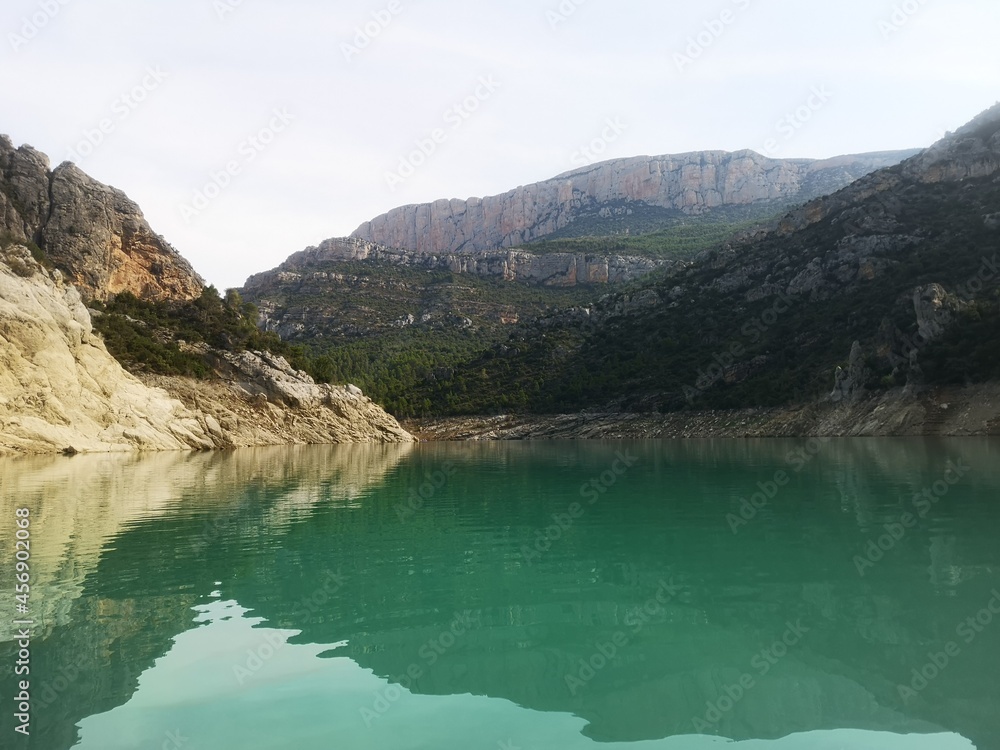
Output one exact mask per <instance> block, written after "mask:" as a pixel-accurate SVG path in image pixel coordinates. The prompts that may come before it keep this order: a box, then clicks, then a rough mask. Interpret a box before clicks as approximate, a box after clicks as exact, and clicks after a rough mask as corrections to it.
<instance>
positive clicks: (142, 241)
mask: <svg viewBox="0 0 1000 750" xmlns="http://www.w3.org/2000/svg"><path fill="white" fill-rule="evenodd" d="M0 235H3V236H5V237H6V238H7V240H8V241H20V242H26V243H33V244H35V245H37V246H38V247H39V248H40V250H41V251H42V252H43V253H44V254H45V256H46V258H47V260H48V262H49V263H51V264H52V265H53V266H55V267H56V268H58V269H59V270H60V271H62V273H63V275H64V277H65V279H66V280H67V281H69V282H72V283H73V284H75V285H76V286H77V288H78V289H79V290H80V293H81V294H82V295H83V298H84V299H85V300H92V299H97V300H106V299H107V298H108V297H110V296H112V295H115V294H118V293H119V292H125V291H127V292H131V293H133V294H135V295H136V296H137V297H141V298H143V299H149V300H162V299H193V298H195V297H197V296H198V295H199V294H200V293H201V289H202V287H203V282H202V279H201V278H200V277H199V276H198V275H197V274H196V273H195V272H194V269H193V268H192V267H191V265H190V264H189V263H188V262H187V261H186V260H184V258H182V257H181V256H180V255H179V254H178V253H177V251H176V250H174V249H173V248H172V247H171V246H170V245H169V244H167V242H166V241H165V240H164V239H163V238H162V237H160V236H159V235H157V234H156V233H154V232H153V230H152V229H151V228H150V226H149V224H148V223H147V222H146V220H145V218H144V217H143V215H142V211H140V210H139V207H138V206H137V205H136V204H135V203H133V202H132V201H131V200H129V198H128V197H127V196H126V195H125V194H124V193H123V192H121V191H120V190H116V189H115V188H111V187H108V186H107V185H103V184H101V183H100V182H97V181H96V180H94V179H93V178H91V177H89V176H87V175H86V174H84V173H83V172H82V171H80V169H78V168H77V167H76V166H75V165H74V164H71V163H69V162H65V163H63V164H61V165H59V166H58V167H56V168H55V170H50V169H49V160H48V157H46V156H45V155H44V154H42V153H39V152H38V151H36V150H35V149H33V148H31V146H21V147H20V148H17V149H15V148H14V145H13V143H12V142H11V140H10V139H9V138H8V137H7V136H0Z"/></svg>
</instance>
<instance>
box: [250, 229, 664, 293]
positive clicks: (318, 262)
mask: <svg viewBox="0 0 1000 750" xmlns="http://www.w3.org/2000/svg"><path fill="white" fill-rule="evenodd" d="M352 261H371V262H373V263H379V264H386V265H393V266H407V267H410V268H416V269H423V270H427V271H449V272H451V273H460V274H471V275H473V276H480V277H483V278H493V279H500V280H502V281H518V282H522V283H526V284H540V285H543V286H552V287H571V286H576V285H578V284H620V283H623V282H627V281H633V280H635V279H638V278H641V277H643V276H645V275H647V274H648V273H651V272H652V271H654V270H656V269H657V268H660V267H662V266H664V265H672V263H670V262H668V261H663V260H656V259H653V258H642V257H635V256H623V255H600V254H588V253H547V254H545V255H538V254H535V253H531V252H527V251H525V250H488V251H484V252H477V253H476V254H474V255H470V254H461V253H448V254H442V255H428V254H422V253H415V252H409V251H406V250H398V249H395V248H388V247H384V246H382V245H378V244H375V243H372V242H366V241H364V240H359V239H357V238H347V239H331V240H326V241H325V242H323V243H321V244H320V245H319V247H310V248H307V249H305V250H303V251H302V252H299V253H295V254H294V255H292V256H291V257H289V258H288V260H286V261H285V262H284V263H282V264H281V265H280V266H279V267H278V268H276V269H274V270H273V271H268V272H266V273H261V274H256V275H254V276H251V277H250V278H249V279H248V280H247V283H246V285H245V289H246V290H247V291H250V292H252V291H254V290H260V289H262V288H267V287H268V286H269V285H270V284H271V283H272V281H274V280H275V278H276V277H277V276H281V278H282V280H284V281H288V280H290V278H291V276H292V275H296V274H298V275H301V274H304V273H308V272H310V271H315V270H316V269H317V268H320V267H323V266H327V265H329V264H336V263H348V262H352Z"/></svg>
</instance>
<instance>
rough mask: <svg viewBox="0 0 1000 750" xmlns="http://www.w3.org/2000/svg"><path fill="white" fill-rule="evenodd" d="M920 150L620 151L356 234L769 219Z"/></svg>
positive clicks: (456, 240)
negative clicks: (786, 155) (795, 155)
mask: <svg viewBox="0 0 1000 750" xmlns="http://www.w3.org/2000/svg"><path fill="white" fill-rule="evenodd" d="M914 153H916V151H891V152H880V153H871V154H860V155H852V156H840V157H836V158H833V159H824V160H819V161H816V160H810V159H770V158H767V157H765V156H761V155H760V154H758V153H755V152H753V151H738V152H735V153H728V152H724V151H704V152H697V153H690V154H680V155H670V156H655V157H648V156H640V157H635V158H631V159H617V160H613V161H607V162H602V163H600V164H594V165H592V166H589V167H584V168H582V169H577V170H574V171H572V172H567V173H565V174H562V175H559V176H558V177H555V178H553V179H550V180H545V181H544V182H538V183H535V184H532V185H526V186H522V187H518V188H517V189H515V190H511V191H509V192H507V193H504V194H503V195H497V196H491V197H487V198H470V199H469V200H465V201H463V200H439V201H436V202H434V203H426V204H422V205H411V206H402V207H400V208H395V209H393V210H391V211H389V212H388V213H386V214H383V215H382V216H379V217H377V218H375V219H372V220H371V221H367V222H365V223H364V224H362V225H361V226H360V227H358V229H357V230H355V232H354V233H353V235H352V237H354V238H357V239H361V240H365V241H368V242H374V243H378V244H380V245H384V246H387V247H392V248H400V249H403V250H407V251H410V252H414V253H421V254H449V253H476V252H482V251H486V250H494V249H498V248H510V247H519V246H522V245H525V244H527V243H530V242H533V241H536V240H539V239H543V238H547V237H558V236H563V237H565V236H582V235H591V236H602V235H612V234H626V233H628V234H639V233H647V232H650V231H656V230H658V229H662V228H665V227H669V226H671V225H672V224H674V223H676V222H677V221H678V219H679V218H683V217H691V216H700V215H704V214H708V213H712V212H720V213H723V214H724V215H734V216H738V217H742V218H744V219H746V218H751V219H760V218H764V217H767V216H771V215H773V214H776V213H778V212H779V211H781V209H783V208H787V207H789V206H791V205H793V204H796V203H802V202H805V201H807V200H810V199H812V198H815V197H817V196H820V195H825V194H828V193H832V192H833V191H835V190H838V189H839V188H842V187H844V186H845V185H848V184H849V183H851V182H853V181H854V180H856V179H858V178H859V177H862V176H864V175H866V174H868V173H870V172H872V171H874V170H876V169H880V168H882V167H886V166H890V165H893V164H897V163H899V162H900V161H902V160H903V159H905V158H907V157H909V156H912V155H913V154H914Z"/></svg>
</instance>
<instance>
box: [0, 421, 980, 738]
mask: <svg viewBox="0 0 1000 750" xmlns="http://www.w3.org/2000/svg"><path fill="white" fill-rule="evenodd" d="M996 448H997V445H996V443H991V442H989V441H873V440H869V441H860V440H858V441H853V440H852V441H834V442H832V443H829V444H824V445H821V446H818V447H817V450H816V451H811V450H809V449H808V448H806V443H804V442H798V441H690V442H684V443H644V444H622V445H618V444H610V443H609V444H600V443H565V444H562V443H561V444H530V445H511V444H499V445H498V444H482V445H471V446H469V445H430V446H417V447H412V446H389V447H384V448H383V447H361V446H358V447H332V448H294V449H273V450H264V451H239V452H235V453H228V454H195V455H181V454H178V455H157V456H151V457H148V458H141V459H136V458H127V457H77V458H74V459H72V460H67V459H58V460H56V459H50V460H41V461H37V462H31V461H28V462H23V463H19V462H11V463H8V464H6V465H4V467H3V469H4V470H3V473H2V476H3V482H4V484H3V491H4V497H5V498H12V497H13V498H18V503H19V504H21V505H27V506H29V507H31V508H32V509H33V519H37V525H35V526H33V535H34V536H33V538H35V539H36V540H37V545H38V547H37V551H36V552H35V557H36V558H37V563H36V576H37V590H36V591H37V592H38V593H36V594H33V597H34V596H37V597H38V601H39V606H40V607H41V608H42V609H40V610H39V612H42V611H44V615H45V626H44V629H40V630H39V632H38V635H37V636H36V637H37V638H38V639H39V640H38V641H36V644H35V647H34V649H35V652H34V658H35V664H36V665H37V671H36V674H37V675H39V676H38V677H36V679H37V680H38V683H37V684H40V685H41V684H43V683H45V682H46V681H49V682H51V680H52V679H54V677H55V676H57V675H60V674H65V670H66V665H70V664H73V665H75V666H76V667H77V669H78V672H79V675H78V676H76V677H75V678H74V679H73V680H71V681H69V680H67V685H66V687H65V689H63V690H60V691H59V693H58V699H57V700H55V701H54V702H53V703H52V704H51V705H50V706H47V707H39V708H37V709H36V722H37V724H36V726H37V727H38V734H37V735H35V736H33V738H32V743H31V745H30V746H31V747H45V748H61V747H69V746H71V745H72V744H73V742H74V738H75V737H76V731H77V730H76V724H77V723H78V722H79V721H81V720H82V719H84V718H86V717H88V716H91V715H93V714H96V713H100V712H104V711H107V710H109V709H111V708H113V707H114V706H118V705H122V704H123V703H125V702H126V701H128V700H129V698H130V697H131V696H132V694H133V693H134V691H135V689H136V684H137V677H138V675H139V674H140V673H142V672H143V671H144V670H147V669H149V668H150V667H152V666H153V663H154V661H155V660H156V659H157V658H158V657H160V656H162V655H163V654H164V653H166V652H167V650H168V649H169V647H170V644H171V641H172V639H174V638H175V637H176V636H177V635H178V634H180V633H183V632H185V631H188V630H190V629H191V628H192V627H194V626H195V624H194V622H193V620H194V614H193V612H192V608H194V607H198V606H200V605H202V604H204V602H205V601H206V598H207V597H209V595H210V594H212V595H213V596H214V597H216V598H220V597H221V598H222V599H224V600H228V601H233V602H238V603H239V605H240V606H241V607H243V608H246V610H248V611H249V616H252V617H254V618H261V621H262V622H263V623H266V625H267V627H269V628H277V629H282V630H285V631H298V633H297V634H296V635H293V636H292V637H291V639H290V643H293V644H316V645H319V646H323V645H330V646H331V648H332V645H333V644H337V646H338V647H337V648H336V649H335V650H330V651H329V652H328V655H330V656H338V657H341V656H346V657H349V658H350V659H351V660H352V661H354V662H355V663H356V664H358V665H359V666H361V667H363V668H365V669H369V670H372V671H373V672H374V673H375V674H376V675H377V676H379V677H381V678H384V679H385V680H388V682H389V683H390V684H393V683H397V684H402V685H403V686H405V687H406V688H408V689H409V690H410V691H412V692H414V693H417V694H423V695H439V696H447V695H461V694H471V695H476V696H488V697H491V698H502V699H506V700H509V701H512V702H514V703H516V704H518V705H520V706H523V707H526V708H530V709H534V710H537V711H545V712H561V713H571V714H575V715H577V716H580V717H582V718H583V719H584V720H586V721H587V726H586V728H585V730H584V732H585V734H587V735H588V736H589V737H592V738H593V739H595V740H597V741H600V742H621V741H638V740H646V739H659V738H664V737H668V736H673V735H688V734H698V733H702V734H718V735H720V736H724V737H728V738H733V739H737V740H742V739H772V738H779V737H784V736H787V735H789V734H793V733H796V732H807V731H811V730H817V729H839V728H856V729H870V730H880V731H889V732H895V733H898V734H907V733H934V732H944V731H949V732H957V733H960V734H962V735H964V736H966V737H969V738H970V739H972V740H973V741H974V742H977V743H982V744H977V747H980V748H987V747H990V745H989V742H990V741H991V740H992V739H993V738H996V737H1000V719H998V717H997V716H996V715H995V711H994V709H993V707H994V706H995V705H996V702H997V699H998V698H1000V692H998V687H997V685H996V682H995V679H994V678H993V675H995V666H996V657H997V654H998V653H1000V632H998V631H1000V627H998V628H996V629H995V630H988V629H987V630H984V632H983V633H982V634H980V635H979V636H978V638H976V639H975V641H974V642H973V643H971V644H968V645H967V644H965V643H962V644H961V648H962V653H961V654H960V655H959V657H956V658H954V659H952V660H951V663H950V664H949V666H948V669H947V670H942V672H941V674H940V676H939V677H937V678H936V679H935V680H933V681H932V682H931V683H930V684H929V685H928V686H927V687H926V689H921V690H920V691H919V692H914V693H913V694H912V695H907V694H905V691H904V692H903V693H901V691H900V689H899V685H900V684H904V685H908V684H909V683H910V681H911V678H912V675H911V670H912V669H914V668H918V667H921V666H923V665H924V664H925V663H926V662H927V660H928V653H929V652H930V653H935V652H938V651H941V650H942V649H943V648H944V644H946V643H947V642H948V641H960V639H959V638H958V637H957V636H956V628H957V626H959V625H960V624H961V623H962V621H963V620H964V619H965V618H966V617H967V616H968V615H970V614H973V615H974V614H975V613H976V612H977V611H979V610H981V609H982V608H983V607H984V606H986V604H987V602H988V601H989V598H990V593H989V592H990V591H991V589H993V588H996V587H997V586H998V584H1000V567H998V562H1000V560H998V558H1000V551H998V549H997V547H996V544H995V538H996V536H995V535H996V531H997V521H998V518H1000V509H998V508H997V507H996V506H995V503H992V502H991V501H993V500H994V499H995V497H996V492H997V488H998V484H1000V474H998V470H997V469H996V468H993V467H996V466H998V465H1000V462H997V461H996V458H997V456H996ZM802 450H805V453H802V452H801V451H802ZM804 458H808V460H804ZM949 459H951V460H959V459H960V460H962V461H964V462H965V464H967V465H968V466H969V467H971V468H972V470H970V472H969V473H968V475H967V476H966V477H964V478H963V481H962V482H961V483H959V484H957V485H955V486H954V487H953V488H950V490H949V493H948V494H947V495H946V496H945V497H943V498H942V499H941V501H940V502H938V503H936V504H935V505H934V507H933V510H932V511H931V513H930V514H929V515H928V516H927V517H925V518H923V519H921V520H920V523H919V525H917V526H916V527H915V528H913V529H909V530H908V533H907V534H906V536H905V537H904V538H902V539H901V540H899V542H898V543H897V544H896V545H895V547H894V548H892V549H891V550H890V551H889V552H888V553H886V554H885V555H884V557H883V559H880V561H879V563H878V565H877V567H875V568H874V569H873V570H871V571H870V572H868V571H865V573H866V574H865V575H864V576H861V575H860V574H859V571H858V568H857V565H856V562H855V558H856V556H858V555H859V554H864V549H865V545H866V543H867V542H868V540H869V539H871V538H877V537H878V535H879V534H881V533H885V532H884V530H883V527H884V525H885V524H892V523H894V522H895V520H896V519H898V518H899V517H900V515H901V514H902V513H903V512H906V511H907V509H908V507H909V504H910V502H911V498H912V495H913V493H918V492H919V491H920V489H921V488H923V487H927V486H932V485H933V483H934V482H935V481H937V480H938V479H939V478H940V475H941V472H942V471H943V470H944V467H945V465H946V461H947V460H949ZM616 461H618V462H622V461H624V463H619V464H618V468H623V471H621V472H616V470H615V468H614V467H615V462H616ZM629 464H631V465H629ZM780 471H783V472H785V473H786V475H787V476H788V478H789V481H788V483H787V484H785V485H784V486H783V487H782V489H781V491H780V492H778V493H776V494H775V496H774V497H773V498H771V499H770V500H769V502H768V503H767V504H765V506H764V507H762V508H761V509H759V510H758V511H757V512H756V513H755V514H753V517H752V519H751V520H750V521H749V522H748V524H747V525H746V526H741V527H738V528H737V533H735V534H734V533H733V529H732V525H731V524H730V523H729V522H727V517H728V516H729V515H730V514H733V513H737V514H738V513H739V508H740V507H741V506H740V503H739V499H740V498H742V497H749V496H750V495H751V494H752V493H754V492H755V491H757V489H756V488H757V487H759V483H763V484H765V485H766V484H767V483H768V482H769V481H771V479H772V478H773V477H774V476H775V475H776V473H777V472H780ZM602 477H603V479H602ZM612 480H613V481H612ZM594 481H596V482H597V483H598V484H596V485H595V484H590V483H592V482H594ZM587 486H590V487H600V488H603V490H604V491H602V492H599V493H598V499H597V501H596V502H595V503H593V504H590V503H589V501H588V500H586V499H584V498H585V497H586V495H585V493H584V490H585V488H586V487H587ZM414 492H416V495H415V494H414ZM415 497H416V498H418V501H417V502H414V498H415ZM574 503H579V504H580V506H581V508H580V510H581V511H582V512H580V513H575V512H574V509H573V504H574ZM10 516H11V514H10V513H5V515H4V517H3V519H2V521H0V531H2V533H3V534H4V540H5V542H6V540H9V539H11V538H12V532H11V530H10V528H8V526H9V523H10V518H9V517H10ZM3 524H7V525H3ZM539 540H541V541H539ZM2 553H3V554H4V555H7V554H9V550H8V549H7V548H4V549H3V550H2ZM33 600H34V599H33ZM0 657H2V658H4V659H5V660H6V659H7V658H9V654H8V651H7V650H5V651H4V653H3V654H2V655H0ZM5 663H10V662H9V661H5ZM989 664H992V668H990V667H989ZM35 690H36V691H38V690H39V688H38V687H36V688H35ZM36 695H37V694H36ZM727 697H728V699H729V700H728V701H727V700H726V698H727ZM376 702H377V695H376V696H371V697H370V698H369V699H368V703H366V704H363V705H360V706H359V709H365V708H370V709H372V710H376V711H377V706H376ZM363 716H364V713H363V711H360V712H359V718H358V721H359V722H360V721H362V720H363ZM9 721H10V719H9V718H8V717H6V716H5V717H4V718H3V719H2V720H0V722H4V723H3V725H2V726H0V731H3V732H5V733H6V732H9V731H10V727H9ZM705 727H707V728H705ZM699 730H700V731H699ZM8 736H9V735H8Z"/></svg>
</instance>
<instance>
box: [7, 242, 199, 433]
mask: <svg viewBox="0 0 1000 750" xmlns="http://www.w3.org/2000/svg"><path fill="white" fill-rule="evenodd" d="M12 266H13V267H12ZM14 268H16V269H18V270H17V271H16V272H15V271H14V270H13V269H14ZM29 272H33V273H31V275H30V276H28V275H26V274H27V273H29ZM212 447H214V443H213V441H212V440H211V438H210V437H209V436H208V435H207V434H206V433H205V431H204V429H203V428H202V426H201V425H200V424H199V420H198V419H197V417H196V415H194V414H193V413H192V412H190V411H189V410H187V409H185V408H184V406H183V405H182V404H181V403H180V402H179V401H176V400H174V399H172V398H170V397H169V396H168V395H167V393H166V392H164V391H161V390H155V389H151V388H147V387H146V386H144V385H143V384H142V383H141V382H140V381H139V380H137V379H136V378H134V377H133V376H131V375H129V374H128V373H127V372H126V371H125V370H124V369H122V367H121V365H119V364H118V362H117V360H115V359H114V357H112V356H111V355H110V354H109V353H108V351H107V349H105V348H104V343H103V342H102V341H101V340H100V338H99V337H98V336H96V335H95V334H94V332H93V329H92V328H91V321H90V314H89V313H88V312H87V308H86V307H85V306H84V305H83V302H82V301H81V299H80V293H79V292H78V291H77V290H76V288H75V287H73V286H71V285H68V284H65V283H63V281H62V279H61V275H60V274H59V273H58V272H54V273H52V274H51V275H50V274H48V273H45V272H44V271H42V269H40V268H39V267H38V266H37V265H36V264H34V262H33V260H32V259H31V256H30V254H29V253H28V251H27V250H26V249H25V248H10V249H8V251H7V253H6V254H5V256H3V257H0V451H6V452H11V451H18V452H21V451H23V452H30V453H44V452H53V451H61V450H65V449H68V448H72V449H73V450H76V451H80V452H84V451H116V450H135V449H145V450H181V449H191V448H212Z"/></svg>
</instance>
